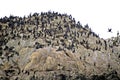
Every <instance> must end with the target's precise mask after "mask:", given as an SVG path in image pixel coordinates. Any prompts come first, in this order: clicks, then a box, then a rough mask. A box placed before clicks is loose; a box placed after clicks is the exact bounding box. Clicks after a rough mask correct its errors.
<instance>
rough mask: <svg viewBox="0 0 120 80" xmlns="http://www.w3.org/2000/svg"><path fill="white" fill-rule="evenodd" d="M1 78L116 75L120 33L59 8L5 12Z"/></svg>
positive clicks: (101, 79) (86, 79) (103, 79)
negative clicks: (104, 32) (107, 34)
mask: <svg viewBox="0 0 120 80" xmlns="http://www.w3.org/2000/svg"><path fill="white" fill-rule="evenodd" d="M0 80H120V36H119V35H117V37H114V38H110V39H106V40H105V39H103V38H100V37H99V35H97V34H96V33H94V32H93V31H92V30H91V28H90V27H89V26H88V24H86V25H85V26H82V24H81V23H80V22H79V21H78V22H76V21H75V19H74V18H73V17H72V16H71V15H67V14H60V13H58V12H50V11H48V12H41V13H40V14H39V13H34V14H29V15H28V17H18V16H12V15H11V16H9V17H3V18H1V19H0Z"/></svg>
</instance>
